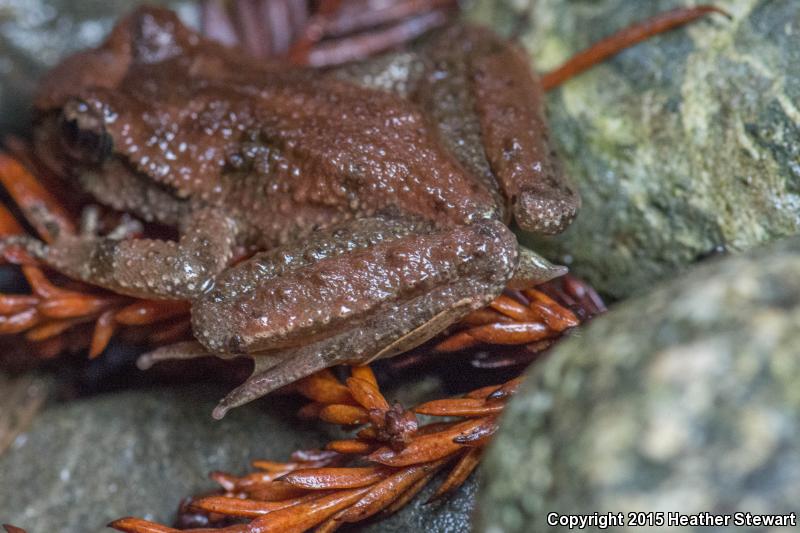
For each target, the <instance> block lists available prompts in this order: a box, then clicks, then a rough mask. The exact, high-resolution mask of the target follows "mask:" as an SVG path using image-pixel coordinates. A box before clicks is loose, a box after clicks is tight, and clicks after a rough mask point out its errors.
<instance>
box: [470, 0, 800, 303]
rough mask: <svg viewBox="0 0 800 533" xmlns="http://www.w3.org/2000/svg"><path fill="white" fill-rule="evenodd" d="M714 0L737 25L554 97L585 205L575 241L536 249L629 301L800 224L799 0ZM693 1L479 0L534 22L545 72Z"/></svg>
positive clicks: (486, 7)
mask: <svg viewBox="0 0 800 533" xmlns="http://www.w3.org/2000/svg"><path fill="white" fill-rule="evenodd" d="M714 4H716V5H718V6H720V7H722V8H724V9H726V10H727V11H729V12H730V13H731V14H732V15H733V20H732V21H729V20H726V19H725V18H724V17H722V16H719V15H711V16H709V17H706V18H705V19H703V20H701V21H697V22H695V23H693V24H691V25H690V26H688V27H686V28H684V29H680V30H677V31H673V32H670V33H668V34H665V35H662V36H658V37H655V38H653V39H650V40H649V41H647V42H645V43H642V44H639V45H637V46H635V47H634V48H632V49H630V50H627V51H625V52H623V53H622V54H620V55H618V56H617V57H615V58H613V59H611V60H608V61H606V62H605V63H603V64H602V65H600V66H597V67H595V68H593V69H592V70H590V71H588V72H586V73H585V74H583V75H581V76H579V77H578V78H575V79H574V80H572V81H569V82H568V83H566V84H565V85H564V86H563V87H562V88H560V89H557V90H555V91H553V92H552V93H551V94H550V95H549V97H548V110H549V115H550V121H551V125H552V129H553V134H554V137H555V139H556V140H557V142H558V144H559V145H560V148H561V154H562V156H563V158H564V160H565V161H566V163H567V167H568V169H569V171H570V172H571V174H572V176H573V177H574V178H575V179H576V181H577V182H578V184H579V187H580V190H581V195H582V197H583V202H584V205H583V209H582V211H581V213H580V215H579V216H578V219H577V220H576V222H575V223H574V224H573V226H572V227H571V228H570V229H569V230H567V232H566V233H565V234H564V235H562V236H560V237H557V238H554V239H532V238H527V244H529V245H532V246H534V247H535V249H537V250H539V251H545V252H546V254H549V256H550V258H551V259H554V260H560V261H564V262H567V263H569V264H571V265H572V267H573V269H574V270H575V271H576V272H577V273H579V274H581V275H583V276H585V277H587V278H588V279H589V280H590V281H591V282H592V283H593V284H594V285H595V286H596V287H597V288H599V289H600V290H601V291H603V292H605V293H606V294H610V295H612V296H614V297H618V298H621V297H626V296H629V295H631V294H633V293H635V292H637V291H639V290H641V289H643V288H646V287H648V286H649V285H650V284H651V283H652V282H653V281H654V280H659V279H664V278H667V277H670V276H672V275H674V274H676V273H677V272H680V271H681V270H683V269H684V268H685V267H686V266H687V265H690V264H692V263H694V262H697V261H698V260H701V259H704V258H706V257H708V256H709V255H715V254H718V253H720V252H725V251H730V252H737V251H742V250H746V249H749V248H751V247H753V246H756V245H758V244H760V243H764V242H767V241H771V240H773V239H776V238H779V237H783V236H788V235H793V234H796V233H797V232H798V230H799V229H800V142H799V141H798V139H800V105H798V102H800V2H797V1H795V0H720V1H717V2H714ZM683 5H696V2H694V1H689V0H654V1H648V2H631V1H629V0H596V1H592V2H587V1H585V0H538V1H533V0H530V1H510V0H508V1H504V0H479V1H478V2H477V5H476V7H475V8H474V10H473V12H472V16H473V17H474V18H476V19H478V20H481V21H484V22H490V23H492V24H493V25H494V26H495V27H496V28H497V29H499V30H500V31H504V32H509V31H511V29H512V28H513V27H515V26H517V27H522V28H523V31H522V43H523V44H524V46H525V47H526V48H527V49H528V50H530V55H531V58H532V59H533V60H534V62H535V64H536V66H537V67H538V68H539V70H542V71H546V70H548V69H550V68H553V67H555V66H557V65H559V64H560V63H561V62H563V61H564V60H566V59H567V58H568V57H570V56H571V55H573V54H574V53H576V52H577V51H579V50H581V49H583V48H585V47H587V46H589V45H590V44H592V43H594V42H596V41H598V40H599V39H601V38H602V37H604V36H607V35H610V34H612V33H613V32H615V31H616V30H618V29H620V28H623V27H625V26H626V25H628V24H631V23H633V22H636V21H641V20H644V19H646V18H648V17H650V16H653V15H655V14H657V13H660V12H663V11H665V10H668V9H671V8H674V7H678V6H683ZM526 20H527V21H528V22H525V21H526Z"/></svg>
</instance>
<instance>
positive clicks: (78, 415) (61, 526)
mask: <svg viewBox="0 0 800 533" xmlns="http://www.w3.org/2000/svg"><path fill="white" fill-rule="evenodd" d="M412 388H413V387H412ZM417 389H420V387H417ZM427 389H430V384H428V385H423V386H422V388H421V389H420V390H427ZM223 393H224V391H222V390H217V389H215V388H212V389H211V390H209V389H208V388H205V389H204V388H200V387H188V388H178V389H171V390H155V391H144V392H125V393H118V394H112V395H108V396H104V397H99V398H96V399H92V400H83V401H77V402H73V403H69V404H67V405H63V406H57V407H53V408H51V409H49V410H46V411H45V412H44V413H43V414H41V415H39V416H38V417H37V418H36V419H35V421H34V422H33V425H32V426H31V427H30V429H29V430H28V431H27V432H26V433H25V434H23V435H21V436H19V437H17V439H16V442H15V443H14V445H13V446H12V447H11V449H10V450H8V451H6V452H5V453H4V454H2V455H0V479H1V480H2V483H0V524H2V523H10V524H14V525H17V526H20V527H25V528H27V530H28V531H29V532H30V533H37V532H39V531H60V532H65V533H70V532H75V533H87V532H89V533H91V532H95V531H98V532H99V531H110V530H107V529H106V528H105V527H104V525H105V524H107V523H108V522H110V521H111V520H113V519H116V518H121V517H124V516H139V517H143V518H148V519H154V520H158V521H161V522H162V523H167V524H169V523H171V522H172V520H173V519H174V517H175V512H176V510H177V507H178V504H179V503H180V501H181V499H182V498H183V497H185V496H189V495H192V494H198V493H202V492H205V491H208V490H213V489H216V488H217V487H216V485H215V483H213V482H211V481H209V480H208V477H207V475H208V473H209V472H211V471H213V470H223V471H227V472H231V473H237V474H243V473H245V472H247V471H249V469H250V468H249V463H250V461H251V460H253V459H259V458H264V459H274V460H282V459H286V458H288V456H289V454H291V452H293V451H294V450H297V449H307V448H315V447H319V446H321V445H322V444H324V443H325V442H326V441H327V440H329V439H330V438H331V437H332V435H334V434H335V433H334V432H330V431H327V430H329V429H330V428H329V427H327V426H324V425H322V424H310V423H302V422H300V421H298V420H297V418H296V417H295V416H294V410H295V409H296V405H295V403H292V402H287V401H285V400H283V399H280V398H278V399H270V400H268V401H264V402H260V403H258V404H257V405H249V406H245V407H242V408H239V409H236V410H234V411H232V412H231V413H229V414H228V416H226V417H225V419H224V420H222V421H220V422H216V421H214V420H212V419H211V416H210V413H211V410H212V409H213V407H214V405H215V402H216V400H217V399H218V398H220V397H221V396H222V395H223ZM391 397H393V398H394V397H395V396H394V395H392V396H391ZM337 436H338V435H337ZM433 489H434V486H431V487H429V488H428V489H426V491H424V492H423V494H422V495H421V497H418V498H417V499H416V500H415V501H413V502H412V503H411V504H409V505H408V506H407V507H406V508H404V509H403V510H402V511H400V512H398V513H397V514H395V515H393V516H391V517H388V518H387V519H385V520H383V521H380V522H377V521H376V522H373V523H371V524H369V525H367V526H366V527H363V528H361V529H358V528H353V530H354V531H367V532H371V531H376V532H377V531H389V532H392V531H397V532H400V531H421V530H422V529H423V528H424V529H426V530H427V531H429V532H431V533H451V532H456V531H466V530H468V529H469V525H468V524H469V517H470V513H471V510H472V508H473V504H474V501H475V493H476V492H477V488H476V483H475V482H474V480H473V481H470V482H469V483H467V484H466V485H465V486H464V487H463V489H462V490H460V491H458V492H457V494H456V495H455V496H453V497H452V498H450V499H448V500H446V501H444V502H441V503H436V504H432V505H425V500H426V499H427V497H428V496H430V494H431V492H432V490H433Z"/></svg>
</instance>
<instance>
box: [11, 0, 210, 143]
mask: <svg viewBox="0 0 800 533" xmlns="http://www.w3.org/2000/svg"><path fill="white" fill-rule="evenodd" d="M141 3H144V2H131V1H130V0H81V1H80V2H75V1H73V0H4V1H0V132H8V131H15V132H24V131H26V128H27V124H28V123H29V120H28V116H29V113H30V109H29V107H30V101H31V97H32V95H33V92H34V91H35V89H36V84H37V81H38V80H39V77H40V76H41V75H42V74H43V73H44V72H45V71H46V70H47V69H49V68H51V67H53V66H54V65H56V64H57V63H58V62H59V61H60V60H61V59H63V58H64V56H66V55H68V54H70V53H72V52H76V51H78V50H81V49H83V48H88V47H90V46H95V45H97V44H98V43H99V42H100V41H101V40H102V39H103V38H104V37H105V36H106V35H107V34H108V32H109V30H110V29H111V27H112V26H113V25H114V23H115V22H116V20H117V19H118V18H119V17H121V16H122V15H124V14H126V13H128V12H129V11H130V10H131V9H133V8H134V7H135V6H136V5H137V4H141ZM147 3H148V4H151V5H162V6H168V7H172V8H173V9H176V10H177V11H178V12H179V13H180V14H181V16H182V17H183V18H184V19H185V20H186V21H187V22H188V23H194V24H196V23H197V18H198V13H197V10H196V7H195V4H196V2H193V1H192V0H149V1H148V2H147Z"/></svg>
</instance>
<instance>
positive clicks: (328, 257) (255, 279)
mask: <svg viewBox="0 0 800 533" xmlns="http://www.w3.org/2000/svg"><path fill="white" fill-rule="evenodd" d="M516 266H517V243H516V238H515V237H514V235H513V233H511V231H510V230H509V229H508V228H507V227H506V226H505V225H503V224H502V223H500V222H497V221H480V222H476V223H474V224H472V225H469V226H457V227H452V228H447V229H439V230H434V229H431V228H426V227H425V226H424V225H422V226H420V225H418V224H415V223H411V222H402V221H396V220H388V219H372V220H359V221H354V222H352V223H350V224H349V225H348V226H345V227H341V228H338V229H333V230H330V231H324V232H322V231H321V232H319V233H318V234H316V235H314V236H312V238H311V239H309V240H308V242H306V243H305V244H303V245H298V246H294V247H283V248H278V249H276V250H272V251H270V252H266V253H263V254H259V255H257V256H255V257H253V258H252V259H250V260H248V261H246V262H244V263H242V264H240V265H237V266H236V267H234V268H231V269H228V270H227V271H225V272H224V273H222V274H221V275H220V276H218V278H217V280H216V286H215V288H214V290H213V291H211V292H209V293H208V294H205V295H203V297H202V298H200V299H198V300H197V301H196V302H195V303H194V305H193V307H192V326H193V331H194V335H195V337H196V338H197V340H199V341H200V342H201V343H202V344H203V345H204V346H206V347H207V348H208V349H209V350H211V351H212V352H214V353H226V354H229V355H252V356H253V357H254V358H255V359H256V361H257V363H256V368H257V369H256V372H255V373H254V375H253V376H252V377H251V378H250V379H249V380H248V381H247V382H246V383H244V384H243V385H242V386H240V387H239V388H238V389H236V390H234V391H233V392H232V393H231V394H230V395H228V397H227V398H225V399H224V400H223V401H222V403H221V404H220V406H219V407H218V409H217V410H216V411H215V416H216V417H221V416H223V415H224V414H225V412H226V411H227V410H228V409H230V408H232V407H235V406H238V405H241V404H243V403H246V402H248V401H250V400H253V399H255V398H257V397H259V396H262V395H264V394H266V393H268V392H271V391H273V390H275V389H277V388H280V387H282V386H284V385H287V384H289V383H291V382H294V381H296V380H298V379H300V378H302V377H305V376H308V375H309V374H312V373H313V372H316V371H318V370H321V369H323V368H326V367H330V366H334V365H337V364H341V363H345V362H348V363H359V364H363V363H366V362H369V361H371V360H373V359H376V358H382V357H390V356H393V355H397V354H399V353H401V352H404V351H407V350H409V349H411V348H413V347H415V346H418V345H419V344H421V343H423V342H425V341H427V340H428V339H430V338H432V337H433V336H434V335H436V334H438V333H439V332H441V331H442V330H443V329H444V328H446V327H447V326H449V325H450V324H452V323H453V322H455V321H457V320H458V319H460V318H461V317H463V316H464V315H466V314H467V313H469V312H470V311H473V310H475V309H478V308H480V307H482V306H484V305H486V304H487V303H488V302H490V301H491V300H492V299H493V298H494V297H495V296H497V295H498V294H499V293H500V292H501V291H502V290H503V287H504V286H505V284H506V282H507V281H508V280H509V279H510V278H511V276H512V274H513V272H514V269H515V268H516ZM264 357H268V358H269V359H268V364H267V363H264V362H260V361H264V359H263V358H264ZM275 362H278V363H277V364H275Z"/></svg>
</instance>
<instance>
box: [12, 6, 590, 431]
mask: <svg viewBox="0 0 800 533" xmlns="http://www.w3.org/2000/svg"><path fill="white" fill-rule="evenodd" d="M542 93H543V91H542V89H541V86H540V83H539V79H538V77H537V74H536V73H535V72H534V71H533V70H532V68H531V66H530V62H529V59H528V58H527V57H526V56H525V54H524V52H523V51H522V50H521V49H520V48H519V47H518V46H517V45H515V44H513V43H511V42H509V41H506V40H504V39H502V38H500V37H498V36H496V35H495V34H493V33H492V32H491V31H489V30H486V29H482V28H480V27H475V26H469V25H465V24H463V23H454V24H451V25H449V26H448V27H446V28H443V29H440V30H437V31H436V32H435V33H433V34H431V35H428V36H426V37H425V38H423V39H422V40H420V41H419V42H417V43H415V44H413V45H410V46H408V47H405V48H404V49H401V50H395V51H392V52H389V53H386V54H384V55H381V56H378V57H374V58H369V59H366V60H363V61H359V62H356V63H351V64H345V65H342V66H338V67H335V68H310V67H302V66H293V65H288V64H286V63H285V62H281V61H278V60H273V61H267V60H263V59H259V60H256V59H254V58H251V57H249V56H247V54H245V53H244V52H242V51H241V50H238V49H236V48H230V47H227V46H224V45H222V44H219V43H216V42H214V41H211V40H209V39H207V38H205V37H204V36H202V35H200V34H199V33H197V32H195V31H194V30H192V29H191V28H189V27H187V26H185V25H184V24H182V22H181V21H180V20H179V18H178V17H177V16H176V15H175V14H174V13H173V12H171V11H168V10H164V9H160V8H153V7H145V8H139V9H137V10H136V11H134V12H133V13H131V14H130V15H128V16H127V17H125V18H124V19H122V20H121V21H120V22H119V23H118V24H117V25H116V26H115V27H114V29H113V30H112V31H111V33H110V35H109V36H108V37H107V39H106V40H105V41H104V43H103V44H101V45H100V46H99V47H97V48H95V49H91V50H87V51H82V52H79V53H77V54H76V55H73V56H71V57H69V58H68V59H66V60H65V61H64V62H62V63H61V64H60V65H59V66H57V67H55V68H54V70H53V71H52V72H50V73H49V74H48V75H47V76H46V77H45V78H44V79H43V81H42V82H41V85H40V87H39V90H38V93H37V95H36V98H35V103H34V106H35V115H36V119H35V125H34V133H33V138H34V146H35V151H36V154H37V156H38V157H39V158H40V159H41V160H42V161H43V162H44V164H45V165H46V166H47V167H49V168H50V169H51V170H52V171H53V172H54V173H56V174H57V175H59V176H63V177H64V178H65V179H66V180H68V181H69V182H70V183H71V184H74V185H75V186H76V187H78V188H79V189H80V190H81V191H83V192H84V193H88V194H89V195H91V196H92V197H93V198H94V199H95V200H96V201H97V202H99V203H101V204H103V205H105V206H108V207H109V208H112V209H115V210H119V211H123V212H125V213H131V214H133V215H134V216H136V217H138V218H140V219H141V220H143V221H145V222H148V223H154V224H159V225H163V226H167V227H170V228H174V230H175V231H176V235H177V236H176V238H174V239H157V238H149V237H138V238H133V237H131V236H130V235H122V236H119V235H118V236H110V235H105V236H103V235H98V234H92V233H85V232H84V233H80V234H68V233H65V232H63V231H62V232H60V233H58V234H56V235H55V238H54V239H53V240H52V241H51V242H48V243H44V242H41V241H39V240H36V239H34V238H31V237H15V238H7V239H6V240H5V241H4V243H3V245H4V246H8V245H11V244H13V245H15V246H21V247H23V248H24V249H25V250H26V251H27V252H28V253H29V254H30V255H31V256H33V257H35V258H36V260H37V261H39V262H40V263H42V264H44V265H46V266H47V267H49V268H51V269H53V270H55V271H57V272H59V273H61V274H63V275H65V276H67V277H70V278H73V279H76V280H81V281H84V282H87V283H90V284H93V285H96V286H99V287H103V288H105V289H108V290H110V291H113V292H116V293H119V294H123V295H130V296H134V297H139V298H148V299H164V300H186V301H188V302H190V305H191V325H192V333H193V337H194V340H192V341H188V342H183V343H178V344H175V345H171V346H166V347H162V348H159V349H156V350H155V351H153V352H151V353H149V354H146V355H145V356H143V357H142V359H141V361H140V362H141V365H140V366H142V367H143V368H145V367H148V366H149V365H151V364H154V363H155V362H158V361H161V360H165V359H171V358H173V359H188V358H193V357H201V356H207V355H215V356H218V357H223V358H234V357H250V358H252V359H253V361H254V362H255V363H254V369H253V374H252V375H251V376H250V378H249V379H248V380H247V381H245V382H244V383H243V384H242V385H240V386H239V387H237V388H236V389H234V390H233V391H231V393H230V394H228V395H227V396H226V397H225V398H224V399H222V400H221V401H220V403H219V405H218V406H217V408H216V409H215V410H214V412H213V416H214V417H215V418H221V417H222V416H224V415H225V413H226V412H228V410H230V409H231V408H233V407H237V406H240V405H242V404H244V403H247V402H249V401H251V400H254V399H256V398H259V397H261V396H263V395H265V394H267V393H269V392H272V391H274V390H276V389H279V388H281V387H284V386H286V385H289V384H291V383H293V382H295V381H297V380H299V379H302V378H303V377H306V376H308V375H310V374H312V373H314V372H317V371H319V370H322V369H325V368H328V367H332V366H335V365H339V364H366V363H368V362H371V361H373V360H375V359H380V358H385V357H392V356H394V355H397V354H400V353H403V352H405V351H408V350H410V349H412V348H414V347H417V346H419V345H421V344H423V343H425V342H426V341H428V340H430V339H431V338H433V337H434V336H436V335H437V334H439V333H440V332H442V331H443V330H445V329H446V328H447V327H449V326H450V325H452V324H453V323H455V322H457V321H458V320H460V319H461V318H463V317H464V316H466V315H467V314H468V313H470V312H471V311H473V310H476V309H479V308H481V307H484V306H486V305H487V304H488V303H490V302H491V301H492V300H493V299H494V298H496V297H497V296H498V295H500V294H501V293H502V292H503V290H504V289H505V288H506V287H523V286H531V285H535V284H537V283H541V282H544V281H547V280H549V279H552V278H554V277H557V276H560V275H563V274H564V273H565V272H566V268H565V267H562V266H559V265H554V264H551V263H549V262H548V261H546V260H545V259H543V258H542V257H540V256H539V255H537V254H536V253H535V252H533V251H532V250H529V249H527V248H525V247H523V246H521V245H520V244H519V243H518V241H517V237H516V235H515V233H514V231H512V228H511V226H512V225H514V224H516V225H517V226H518V227H519V229H521V230H522V231H527V232H533V233H537V234H543V235H553V234H556V233H559V232H561V231H563V230H564V229H565V228H566V227H567V226H568V225H569V223H570V222H571V221H572V220H573V219H574V217H575V216H576V214H577V212H578V209H579V207H580V196H579V194H578V192H577V190H576V189H575V187H574V185H573V184H572V183H571V181H570V179H569V178H568V177H567V175H566V174H565V172H564V170H563V167H562V165H561V163H560V162H559V159H558V155H557V153H556V151H555V149H554V147H553V144H552V142H551V140H550V138H549V137H548V128H547V123H546V118H545V112H544V107H543V97H542ZM46 216H47V215H46V213H42V217H43V218H45V219H46ZM243 257H244V259H242V258H243Z"/></svg>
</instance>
